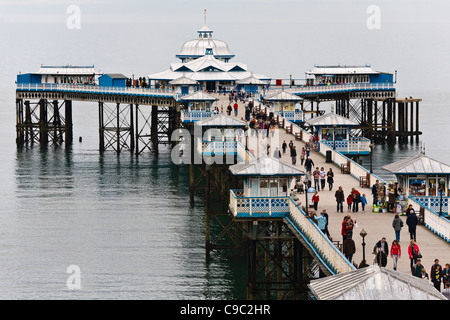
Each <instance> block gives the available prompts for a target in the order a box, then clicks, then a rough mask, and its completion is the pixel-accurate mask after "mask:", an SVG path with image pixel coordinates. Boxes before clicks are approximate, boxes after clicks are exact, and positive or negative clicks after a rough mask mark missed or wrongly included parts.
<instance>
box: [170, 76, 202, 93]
mask: <svg viewBox="0 0 450 320" xmlns="http://www.w3.org/2000/svg"><path fill="white" fill-rule="evenodd" d="M169 85H170V86H172V87H173V89H174V92H175V93H176V94H177V96H178V97H182V96H184V95H188V94H191V93H193V92H195V91H197V90H199V82H198V81H196V80H194V79H191V78H188V77H186V76H185V75H183V76H181V77H179V78H176V79H174V80H172V81H169Z"/></svg>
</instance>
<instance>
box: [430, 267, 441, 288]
mask: <svg viewBox="0 0 450 320" xmlns="http://www.w3.org/2000/svg"><path fill="white" fill-rule="evenodd" d="M430 277H431V282H433V285H434V287H435V288H436V290H438V291H439V292H441V282H442V267H441V265H440V264H439V259H434V264H433V265H432V266H431V270H430Z"/></svg>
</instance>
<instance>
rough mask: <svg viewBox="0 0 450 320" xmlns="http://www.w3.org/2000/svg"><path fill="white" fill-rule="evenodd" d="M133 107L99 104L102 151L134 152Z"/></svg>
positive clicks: (118, 104) (100, 146) (100, 144)
mask: <svg viewBox="0 0 450 320" xmlns="http://www.w3.org/2000/svg"><path fill="white" fill-rule="evenodd" d="M134 137H135V136H134V113H133V105H132V104H131V105H121V104H120V103H115V104H114V105H112V106H110V105H107V104H106V103H104V102H99V148H100V151H105V150H108V149H113V150H114V151H115V152H117V153H120V152H121V151H122V150H124V149H125V150H128V151H131V152H133V151H134V148H135V143H134Z"/></svg>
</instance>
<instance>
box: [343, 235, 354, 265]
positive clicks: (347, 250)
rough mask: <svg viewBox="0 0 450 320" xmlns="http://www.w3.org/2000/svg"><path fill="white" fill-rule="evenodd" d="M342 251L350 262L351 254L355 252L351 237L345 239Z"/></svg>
mask: <svg viewBox="0 0 450 320" xmlns="http://www.w3.org/2000/svg"><path fill="white" fill-rule="evenodd" d="M342 252H343V253H344V256H345V257H346V258H347V260H348V261H349V262H352V258H353V255H354V254H355V252H356V246H355V241H354V240H353V239H351V238H349V239H345V240H344V243H343V245H342Z"/></svg>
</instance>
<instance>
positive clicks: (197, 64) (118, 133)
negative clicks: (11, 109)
mask: <svg viewBox="0 0 450 320" xmlns="http://www.w3.org/2000/svg"><path fill="white" fill-rule="evenodd" d="M212 33H213V32H212V30H211V29H209V28H208V27H207V26H206V21H205V25H204V26H203V28H202V29H200V30H199V31H198V36H199V38H198V39H194V40H195V41H194V40H191V41H188V42H186V43H185V44H184V45H183V47H182V50H181V52H180V54H178V55H177V57H178V58H179V59H180V60H181V62H177V63H172V64H171V65H170V68H169V69H167V70H165V71H163V72H160V73H155V74H151V75H149V76H148V77H147V80H146V79H144V80H142V82H141V84H139V83H136V82H133V81H130V79H128V78H127V77H126V76H123V75H121V74H117V73H108V74H102V75H100V74H98V73H97V72H96V70H95V68H94V67H93V66H92V67H74V66H61V67H57V66H53V67H52V66H43V67H41V69H40V70H39V71H38V72H36V73H29V74H19V75H18V77H17V87H16V97H15V98H16V143H17V145H18V147H22V146H25V145H29V146H33V145H35V144H39V145H42V146H48V145H50V144H54V145H62V144H65V145H66V146H70V145H71V144H72V142H73V121H72V112H73V109H74V108H76V102H90V103H92V104H94V105H95V107H97V108H98V130H99V152H107V151H112V152H115V153H118V154H119V153H121V152H131V153H133V154H135V155H136V156H140V155H141V154H142V153H144V152H145V151H148V152H153V153H154V154H158V153H159V148H160V147H159V146H160V145H165V146H167V147H177V148H178V149H175V148H173V149H172V151H173V150H175V152H178V153H179V155H180V159H181V160H182V161H180V165H186V166H189V182H188V183H189V189H190V194H189V199H190V201H191V203H192V204H193V205H195V195H199V196H201V197H203V198H204V201H205V255H206V258H207V259H210V258H213V254H214V253H217V252H224V251H226V250H230V251H231V252H238V253H239V254H243V255H245V256H246V258H247V264H248V265H247V269H248V272H247V289H248V295H247V296H248V298H249V299H280V300H281V299H302V298H303V299H304V298H306V297H305V296H304V295H303V294H304V292H305V291H304V289H305V287H306V285H307V283H308V281H309V280H310V279H311V278H317V277H325V276H331V275H336V274H342V273H346V272H352V271H354V270H356V269H357V268H360V267H364V266H366V265H371V264H373V258H374V256H373V255H372V249H373V247H374V245H375V243H376V242H377V241H379V240H380V239H381V238H382V237H386V238H387V240H388V243H389V246H390V244H391V242H392V240H393V239H394V230H393V229H392V220H393V218H394V215H393V214H392V213H388V212H383V211H381V210H380V212H373V211H372V197H371V186H372V185H373V184H374V183H375V181H376V180H379V181H382V179H381V178H379V177H377V176H376V175H374V174H373V172H372V170H368V169H366V168H364V167H362V166H361V165H360V164H359V163H358V159H359V158H360V157H364V156H370V154H371V152H372V147H373V143H397V142H398V143H404V142H406V141H407V140H408V138H410V139H411V140H412V139H413V138H416V139H418V138H419V136H420V134H421V132H420V130H419V117H420V115H419V103H420V101H421V99H419V98H412V97H410V98H404V99H403V98H399V97H397V93H396V89H395V81H394V78H393V75H392V74H390V73H385V72H378V71H374V70H373V69H372V68H371V67H370V66H359V67H358V66H356V67H355V66H352V67H347V66H331V67H330V66H328V67H320V66H315V67H314V69H313V70H312V71H309V72H307V73H306V78H307V79H305V83H303V84H301V85H294V86H292V85H291V84H290V85H289V87H285V86H282V84H281V83H280V82H279V81H275V84H274V85H272V82H271V80H272V79H270V77H267V76H264V75H259V74H255V73H253V72H250V71H249V70H248V69H247V66H246V65H245V64H242V63H233V62H231V61H230V60H231V59H232V58H233V57H234V55H233V54H231V52H230V51H229V49H228V46H227V45H226V44H225V43H224V42H222V41H219V40H215V41H212V40H214V39H212ZM206 42H207V43H208V46H207V47H205V43H206ZM211 43H212V44H213V45H211ZM99 76H100V77H99ZM100 78H101V80H100ZM132 83H133V85H132ZM237 90H239V91H237ZM241 91H247V92H248V93H250V94H251V96H252V99H251V101H250V102H251V104H252V107H253V108H254V110H258V111H259V112H261V113H262V114H264V117H269V118H272V120H273V121H274V124H273V127H271V128H270V129H269V128H266V130H270V131H267V132H262V131H261V132H259V133H258V134H256V135H252V134H249V133H250V132H251V130H249V129H250V128H249V127H250V123H249V118H250V113H249V112H248V111H247V110H246V106H245V104H244V101H242V100H239V99H237V100H230V99H229V93H230V92H235V93H236V92H241ZM218 92H220V93H218ZM235 103H236V105H237V109H234V104H235ZM325 103H326V104H332V105H333V111H332V115H334V116H335V117H334V118H333V119H334V120H333V121H332V122H326V121H324V122H321V120H324V118H327V117H328V115H327V114H326V113H325V110H321V109H320V106H321V104H322V105H323V104H325ZM228 105H230V107H231V108H233V109H231V110H227V107H228ZM226 113H229V114H228V115H225V114H226ZM336 119H338V120H336ZM181 129H182V130H181ZM208 130H213V131H210V132H208ZM227 130H233V132H232V133H231V134H228V132H227ZM180 132H182V133H180ZM186 132H187V135H185V136H182V135H183V134H186ZM211 132H213V133H212V134H211ZM237 132H240V134H237ZM351 132H352V133H353V135H351ZM179 133H180V134H181V136H182V138H183V139H182V138H181V137H180V136H179V135H178V134H179ZM198 133H200V136H198ZM262 135H266V136H265V137H262ZM272 135H274V136H275V139H270V138H271V137H272ZM174 137H177V138H180V139H174ZM313 137H314V138H313ZM315 137H318V139H319V141H316V140H315V139H316V138H315ZM330 137H332V139H331V138H330ZM268 141H270V144H269V142H268ZM283 141H286V143H289V142H291V141H292V144H293V146H295V149H296V150H297V156H296V159H297V163H295V162H294V163H292V159H291V157H290V154H289V151H287V153H283V152H282V149H283V148H282V142H283ZM181 145H182V146H183V148H184V149H180V148H179V147H180V146H181ZM307 145H308V147H311V149H310V156H311V159H312V160H313V162H314V166H313V167H314V168H316V167H319V168H322V167H323V168H324V169H325V170H326V171H328V170H329V169H330V168H331V169H332V171H333V173H334V185H333V188H332V190H328V185H326V186H325V189H324V190H320V191H319V197H320V201H319V204H318V212H320V211H322V210H326V212H327V213H328V217H329V224H328V230H329V233H330V238H328V237H327V236H326V235H325V234H324V233H323V232H322V231H321V230H320V229H319V227H318V225H317V224H316V223H315V222H314V220H313V218H312V217H310V216H309V212H308V211H311V210H312V209H311V206H310V205H311V202H310V200H308V197H309V193H308V192H307V191H306V190H305V192H304V193H295V192H291V191H292V189H293V188H294V185H293V184H294V183H295V180H296V179H297V178H300V177H302V181H305V180H304V178H305V176H306V175H307V172H306V170H305V168H304V167H303V166H302V165H301V164H300V161H299V160H298V159H299V156H300V150H302V148H303V147H305V148H306V147H307ZM277 149H278V150H280V151H281V152H280V153H281V154H280V155H279V156H276V157H274V156H275V155H276V154H275V153H274V152H275V151H276V150H277ZM211 160H212V161H211ZM242 164H244V166H245V165H248V167H246V169H248V171H245V170H244V172H243V171H241V170H240V169H242V168H243V167H242ZM274 165H275V166H277V165H278V166H279V167H278V168H277V169H280V168H282V170H279V171H277V170H272V171H271V170H270V169H271V168H273V166H274ZM236 166H237V167H236ZM239 166H241V167H239ZM252 166H253V167H252ZM448 174H450V172H448ZM384 182H385V181H384ZM385 183H386V184H388V183H387V182H385ZM339 186H341V187H342V188H343V190H344V192H345V196H347V195H348V194H349V193H350V191H351V190H352V188H355V189H357V190H358V191H359V192H360V193H361V194H365V195H366V198H367V200H368V205H367V207H366V210H365V212H361V209H360V210H359V211H358V212H354V213H353V212H347V210H344V212H343V213H341V212H337V210H336V201H335V197H334V193H335V191H336V189H337V188H338V187H339ZM305 189H307V188H306V185H305ZM435 190H436V188H435ZM431 202H432V201H431V200H429V202H426V199H412V200H411V202H410V203H411V204H412V205H413V207H414V208H415V210H416V212H418V213H420V217H421V222H422V225H420V226H419V227H418V230H417V243H418V245H419V248H420V251H421V253H422V255H423V259H422V263H423V265H424V266H425V267H426V268H427V270H428V268H429V267H430V266H431V265H432V263H433V261H434V259H435V258H438V259H440V260H441V261H450V250H449V249H450V239H449V238H450V221H448V219H445V217H442V216H439V217H436V212H435V203H434V204H433V205H432V204H431ZM345 207H346V206H345V203H344V208H345ZM447 207H448V204H447ZM347 214H351V215H352V218H353V220H355V221H356V222H357V227H355V229H354V230H353V239H354V241H355V244H356V253H355V254H354V255H353V258H352V259H351V261H349V260H348V259H347V258H346V257H345V256H344V254H343V252H342V251H343V250H342V246H343V243H342V236H341V225H342V221H343V219H344V216H346V215H347ZM445 216H448V210H447V211H446V212H445ZM401 219H402V220H403V221H404V222H405V217H404V216H402V217H401ZM405 225H406V224H405ZM362 230H364V231H365V233H366V235H365V236H364V237H363V238H361V239H360V236H359V234H360V232H361V231H362ZM361 241H363V242H364V245H363V246H362V248H363V250H361ZM408 243H409V234H408V232H407V227H406V226H405V227H404V228H403V230H402V233H401V240H400V244H401V246H402V257H401V258H400V260H399V265H398V268H397V270H398V272H402V273H405V274H410V273H411V271H410V265H409V263H410V261H409V259H408V257H407V246H408ZM364 248H365V252H364ZM363 252H364V257H365V259H363ZM391 263H392V262H391V259H390V258H388V265H387V267H391Z"/></svg>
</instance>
